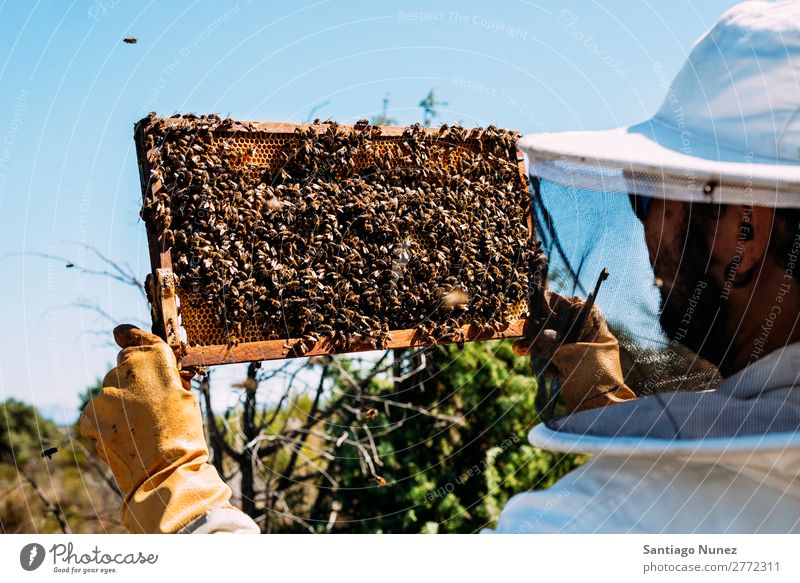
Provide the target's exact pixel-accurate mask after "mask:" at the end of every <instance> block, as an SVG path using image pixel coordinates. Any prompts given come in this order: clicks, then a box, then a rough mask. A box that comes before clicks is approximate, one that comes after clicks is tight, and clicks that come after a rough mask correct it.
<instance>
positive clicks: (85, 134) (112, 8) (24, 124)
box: [0, 0, 733, 419]
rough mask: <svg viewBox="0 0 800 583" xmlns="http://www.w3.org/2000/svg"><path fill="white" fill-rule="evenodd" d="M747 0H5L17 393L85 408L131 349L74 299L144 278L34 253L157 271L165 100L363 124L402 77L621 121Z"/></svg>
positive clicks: (8, 255)
mask: <svg viewBox="0 0 800 583" xmlns="http://www.w3.org/2000/svg"><path fill="white" fill-rule="evenodd" d="M732 4H733V2H730V1H719V0H704V1H703V2H688V1H686V0H674V1H670V2H665V1H661V2H654V1H645V2H635V3H634V2H623V1H604V2H592V1H581V2H567V1H560V2H555V1H545V0H538V1H536V2H528V1H523V0H498V1H495V2H378V1H372V2H345V1H334V0H330V1H318V2H291V3H289V2H286V3H278V2H257V1H250V2H248V1H246V0H243V1H240V2H236V3H223V2H202V1H195V2H167V1H162V2H158V3H157V2H155V1H151V2H122V1H120V0H91V1H90V0H75V1H72V2H69V1H65V0H50V1H38V2H34V1H32V0H6V1H0V222H1V223H0V237H1V238H2V239H1V243H2V246H1V248H0V249H1V250H0V256H2V259H1V261H2V274H3V282H2V285H0V315H1V317H2V323H3V331H4V333H3V334H2V336H1V337H0V399H2V398H8V397H16V398H20V399H23V400H25V401H28V402H32V403H35V404H37V405H39V406H40V407H42V408H43V410H44V411H46V412H47V413H48V414H49V415H51V416H54V417H57V418H59V419H69V418H71V417H73V416H74V413H75V408H76V406H77V404H78V398H77V396H78V394H79V393H80V392H81V391H82V390H83V389H84V388H85V387H86V386H87V385H89V384H91V383H93V382H94V381H95V380H96V379H97V378H98V377H100V376H102V375H103V374H104V373H105V371H106V370H107V368H108V367H109V364H110V363H111V362H113V359H114V354H115V352H116V351H115V349H114V348H113V347H112V346H111V345H110V333H109V334H98V333H97V332H98V331H103V330H108V331H109V332H110V328H111V325H110V323H109V322H108V321H107V320H104V319H103V318H101V317H100V316H98V315H97V314H96V313H94V312H93V311H89V310H81V309H78V308H70V307H65V306H69V305H70V304H74V303H76V302H81V301H83V300H87V301H89V302H90V303H96V304H97V305H99V306H101V307H102V309H103V310H104V311H106V312H107V313H108V314H109V315H110V316H111V317H112V318H113V319H114V320H116V321H126V320H127V321H147V320H148V313H147V309H146V306H145V305H144V303H143V302H142V301H141V299H140V298H139V297H138V296H137V294H136V292H134V291H133V290H131V289H128V288H127V287H125V286H123V285H121V284H118V283H115V282H112V281H110V280H107V279H105V278H93V277H89V276H82V275H80V274H77V273H76V272H75V271H74V270H70V269H67V268H66V267H65V265H64V263H63V262H59V261H48V260H45V259H41V258H37V257H33V256H31V255H26V253H49V254H58V255H65V256H69V257H72V258H74V259H76V260H78V261H80V262H81V263H85V264H87V265H88V266H90V267H100V264H99V263H98V262H96V261H94V260H93V258H92V257H91V256H90V255H88V254H86V253H85V251H83V250H82V247H81V246H80V245H79V243H84V244H88V245H93V246H96V247H97V248H98V249H99V250H100V251H101V252H102V253H104V254H106V255H108V256H110V257H112V258H114V259H115V260H116V261H118V262H125V263H128V264H129V265H130V266H131V267H132V268H133V269H134V270H135V271H136V272H137V273H138V274H140V275H141V277H142V278H143V277H144V275H145V274H146V272H147V261H148V260H147V250H146V244H145V239H144V227H143V225H142V223H141V222H140V221H139V219H138V208H139V200H140V187H139V179H138V174H137V169H136V159H135V152H134V147H133V141H132V138H131V135H132V127H133V124H134V122H136V121H137V120H138V119H139V118H141V117H143V116H144V115H146V114H147V112H149V111H156V112H157V113H158V114H160V115H171V114H173V113H175V112H196V113H211V112H213V113H218V114H220V115H223V116H225V115H230V116H232V117H235V118H239V119H253V120H260V121H293V122H300V121H305V120H306V118H307V117H308V115H309V112H310V111H311V110H312V108H314V107H316V106H318V105H321V104H322V107H321V108H319V110H318V111H317V113H316V114H315V116H317V117H321V118H328V117H331V118H333V119H336V120H338V121H342V122H352V121H354V120H356V119H359V118H363V117H369V116H371V115H374V114H375V113H377V112H378V111H379V110H380V107H381V100H382V98H383V96H384V95H385V94H386V93H389V94H390V97H391V101H390V104H389V114H390V115H391V116H392V117H394V118H396V119H397V120H398V121H399V122H400V123H408V122H414V121H418V120H419V118H420V111H419V108H418V107H417V104H418V103H419V101H420V99H421V98H422V97H423V96H424V95H425V94H426V93H427V92H428V90H429V89H431V88H434V89H435V90H436V94H437V95H438V96H439V98H440V99H441V100H443V101H445V102H447V104H448V105H447V106H442V107H441V108H440V121H448V122H453V121H461V122H462V123H463V124H465V125H486V124H490V123H492V124H495V125H498V126H503V127H508V128H513V129H517V130H519V131H521V132H523V133H528V132H534V131H557V130H567V129H600V128H610V127H615V126H619V125H626V124H630V123H635V122H637V121H641V120H643V119H645V118H647V117H649V115H651V114H652V113H653V112H654V111H655V110H656V109H657V107H658V106H659V104H660V102H661V99H662V97H663V95H664V93H665V86H664V84H665V82H668V81H669V80H670V79H671V78H672V76H673V75H674V74H675V73H676V72H677V70H678V68H679V67H680V66H681V64H682V63H683V61H684V59H685V57H686V54H687V52H688V51H689V50H690V49H691V46H692V43H693V42H694V40H695V39H697V37H699V36H700V35H701V34H702V33H703V32H704V31H705V30H707V29H708V28H709V27H710V26H711V25H712V24H713V22H714V21H715V20H716V19H717V18H718V17H719V15H720V14H721V13H722V12H724V10H725V9H726V8H728V7H730V6H731V5H732ZM126 36H133V37H136V38H138V43H137V44H134V45H129V44H123V42H122V39H123V37H126ZM240 374H241V371H240V370H239V369H236V368H233V369H229V370H227V371H226V372H225V374H224V375H222V376H221V377H220V378H223V379H224V378H226V376H227V377H229V378H231V379H233V378H235V377H237V376H238V375H240Z"/></svg>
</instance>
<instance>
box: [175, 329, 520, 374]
mask: <svg viewBox="0 0 800 583" xmlns="http://www.w3.org/2000/svg"><path fill="white" fill-rule="evenodd" d="M530 326H531V323H530V321H529V320H527V319H522V320H515V321H513V322H510V323H509V324H507V325H506V326H505V327H504V328H502V329H500V330H498V331H497V332H479V331H478V329H477V328H475V327H474V326H472V325H466V326H462V328H461V331H462V332H463V333H464V340H465V342H473V341H475V340H499V339H502V338H519V337H522V336H526V335H529V334H530V333H531V330H530ZM390 334H391V336H392V338H391V340H390V341H389V342H388V344H387V345H386V346H385V347H383V348H380V349H379V348H375V347H373V346H370V345H369V344H367V343H362V342H353V343H352V344H351V346H350V347H349V348H348V349H347V350H342V351H337V350H336V345H331V343H330V341H329V340H327V339H325V338H323V339H321V340H320V341H319V342H315V343H313V345H312V344H311V343H309V344H307V345H306V347H307V348H308V350H307V351H306V352H305V353H304V354H302V355H301V354H297V353H296V349H295V345H296V344H297V343H298V342H300V340H298V339H293V340H288V341H287V340H267V341H263V342H243V343H241V344H237V345H236V346H231V347H226V346H195V347H186V348H185V351H184V354H183V356H182V357H181V366H183V367H191V366H213V365H218V364H235V363H240V362H253V361H261V360H279V359H286V358H298V357H301V356H321V355H324V354H349V353H353V352H368V351H371V350H384V349H389V348H413V347H422V346H432V345H436V344H455V343H456V342H455V341H454V340H452V339H451V338H446V339H441V340H438V341H435V342H423V341H421V340H420V339H419V337H418V335H417V333H416V331H414V330H395V331H392V332H390Z"/></svg>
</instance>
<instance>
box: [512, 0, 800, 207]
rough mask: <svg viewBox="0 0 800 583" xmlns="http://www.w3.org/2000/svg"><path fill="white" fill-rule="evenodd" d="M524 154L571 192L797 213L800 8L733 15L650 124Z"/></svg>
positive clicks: (527, 139) (692, 59) (533, 143)
mask: <svg viewBox="0 0 800 583" xmlns="http://www.w3.org/2000/svg"><path fill="white" fill-rule="evenodd" d="M517 145H518V148H519V149H520V150H521V151H522V152H523V153H524V154H525V155H526V157H527V161H528V171H529V174H530V175H531V176H536V177H538V178H540V179H544V180H549V181H552V182H556V183H559V184H562V185H566V186H569V187H572V188H581V189H587V190H601V191H604V192H631V193H636V194H639V195H644V196H652V197H658V198H666V199H671V200H680V201H695V202H715V203H722V204H752V205H758V206H769V207H779V208H800V1H798V0H785V1H780V2H763V1H753V2H743V3H741V4H738V5H737V6H735V7H734V8H732V9H731V10H729V11H728V12H726V13H725V14H724V15H723V16H722V18H721V19H720V20H719V22H718V23H717V24H716V25H715V26H714V27H713V28H712V29H711V30H710V31H709V32H708V33H706V34H705V35H704V36H703V37H702V38H700V40H699V41H697V43H696V44H695V46H694V48H693V49H692V52H691V54H690V55H689V58H688V60H687V62H686V64H685V65H684V66H683V68H682V69H681V71H680V72H679V73H678V75H677V77H676V78H675V80H674V81H673V82H672V85H671V86H670V89H669V92H668V93H667V96H666V99H665V100H664V103H663V105H662V106H661V108H660V109H659V111H658V113H656V114H655V116H653V117H652V119H650V120H648V121H646V122H643V123H640V124H637V125H634V126H629V127H623V128H617V129H612V130H606V131H576V132H556V133H539V134H529V135H526V136H524V137H522V138H521V139H520V140H519V142H518V144H517Z"/></svg>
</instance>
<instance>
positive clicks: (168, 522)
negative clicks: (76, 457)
mask: <svg viewBox="0 0 800 583" xmlns="http://www.w3.org/2000/svg"><path fill="white" fill-rule="evenodd" d="M114 339H115V340H116V341H117V344H119V346H120V347H121V348H122V351H121V352H120V353H119V355H118V356H117V366H116V368H114V369H112V370H111V371H110V372H109V373H108V374H107V375H106V377H105V379H103V389H102V392H101V393H100V395H98V396H97V397H95V398H94V399H92V401H90V402H89V404H88V405H87V406H86V408H85V409H84V411H83V414H82V415H81V419H80V433H81V435H83V436H84V437H87V438H90V439H94V440H96V442H97V443H96V448H97V453H98V454H99V455H100V457H101V458H103V460H105V461H106V463H108V465H109V466H110V467H111V471H112V472H113V473H114V477H115V478H116V479H117V482H118V484H119V486H120V489H121V490H122V493H123V496H124V500H123V502H122V506H121V508H120V512H121V515H122V522H123V524H124V525H125V526H126V527H127V528H128V530H130V531H131V532H136V533H175V532H178V531H180V530H181V529H182V528H183V527H185V526H187V525H188V524H190V523H191V522H192V521H194V520H195V519H197V518H199V517H201V516H203V515H204V514H205V513H206V512H208V511H209V510H211V509H215V508H232V506H231V504H230V497H231V490H230V488H229V487H228V486H227V485H226V484H225V483H224V482H223V481H222V479H221V478H220V477H219V475H218V474H217V472H216V470H215V469H214V468H213V467H212V466H211V465H209V464H208V463H207V462H208V448H207V446H206V441H205V436H204V435H203V421H202V417H201V414H200V406H199V405H198V403H197V399H196V398H195V396H194V395H193V394H192V393H191V391H189V390H188V388H189V387H188V384H189V383H188V380H186V378H181V373H179V371H178V365H177V361H176V359H175V355H174V354H173V352H172V349H170V347H169V346H168V345H167V344H166V343H165V342H164V341H163V340H161V339H160V338H159V337H158V336H155V335H153V334H149V333H147V332H143V331H142V330H139V329H138V328H136V327H134V326H118V327H117V328H116V329H115V330H114Z"/></svg>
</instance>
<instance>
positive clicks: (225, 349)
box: [134, 118, 535, 367]
mask: <svg viewBox="0 0 800 583" xmlns="http://www.w3.org/2000/svg"><path fill="white" fill-rule="evenodd" d="M156 119H157V118H145V119H143V120H141V121H139V122H138V123H137V124H136V125H135V128H134V140H135V143H136V150H137V157H138V162H139V174H140V180H141V185H142V194H143V197H148V196H150V197H156V196H158V193H159V192H160V190H161V189H162V188H163V187H164V185H163V183H162V182H161V181H160V180H158V179H155V180H153V179H151V172H150V170H151V168H154V167H156V165H157V164H158V163H159V159H160V152H159V150H158V149H157V148H153V149H150V150H147V149H146V148H147V140H146V136H147V133H148V130H149V128H150V126H151V124H152V123H153V121H155V120H156ZM158 121H159V123H164V124H165V125H166V126H167V127H168V128H169V127H175V128H178V127H181V126H183V125H189V124H194V123H195V122H194V121H192V120H187V119H184V118H165V119H159V120H158ZM327 127H328V126H327V124H324V123H323V124H291V123H280V122H233V123H232V124H230V125H229V126H228V127H226V128H225V130H224V131H226V132H237V131H241V132H246V133H251V132H259V133H268V134H292V135H293V134H294V133H295V130H296V129H298V128H299V129H308V128H312V129H314V130H316V131H318V132H324V131H326V130H327ZM339 127H341V128H343V129H351V128H353V127H356V128H358V127H360V126H348V125H340V126H339ZM405 129H406V128H405V127H399V126H381V137H399V136H401V135H402V134H403V132H404V131H405ZM426 132H427V133H429V134H430V135H432V136H435V135H437V132H438V130H437V129H434V128H429V129H426ZM516 159H517V163H518V165H519V172H520V180H521V182H522V185H523V186H524V188H526V189H527V188H528V180H527V176H526V173H525V167H524V163H523V156H522V154H521V153H520V152H517V153H516ZM526 220H527V226H528V231H529V232H530V233H531V236H532V237H535V235H534V233H533V226H532V220H531V216H530V212H528V213H527V217H526ZM147 241H148V248H149V253H150V266H151V274H150V276H149V277H148V280H147V286H146V287H147V291H148V296H149V300H150V305H151V316H152V320H153V332H154V333H156V334H158V335H159V336H161V337H162V338H164V340H165V341H166V342H167V343H168V344H169V345H170V346H172V347H173V348H174V349H175V350H176V352H177V353H178V354H179V355H180V360H181V365H182V366H185V367H191V366H211V365H219V364H233V363H241V362H252V361H263V360H276V359H285V358H295V357H299V356H318V355H323V354H336V353H343V352H348V353H349V352H362V351H369V350H376V348H375V347H374V346H370V345H369V344H367V343H361V342H358V341H353V342H351V344H350V346H349V348H348V349H347V350H346V351H342V350H337V344H335V343H331V342H330V341H329V340H328V339H325V338H322V339H320V340H319V341H317V342H313V343H312V342H303V341H302V340H301V339H295V338H289V339H281V340H267V341H259V342H242V343H239V344H235V345H232V346H228V345H212V346H187V345H186V344H184V343H182V341H181V334H180V328H181V322H180V312H179V307H178V302H179V299H180V297H179V296H180V290H179V289H178V287H177V286H176V280H175V277H174V275H173V271H172V256H171V253H170V248H169V246H168V244H167V242H166V239H165V237H164V234H163V233H160V232H159V233H154V232H151V230H150V229H148V230H147ZM529 328H530V321H529V320H527V319H525V318H521V319H518V320H515V321H512V322H510V323H509V324H508V325H507V326H505V327H504V328H502V329H500V330H497V331H495V332H486V331H484V330H481V329H479V328H477V327H475V326H472V325H468V326H463V327H462V329H461V330H462V332H463V334H464V341H466V342H470V341H475V340H490V339H500V338H512V337H521V336H527V335H530V334H531V333H533V330H530V329H529ZM389 334H390V335H391V339H390V340H389V342H388V345H387V346H386V347H385V348H406V347H415V346H428V345H432V344H451V343H453V342H455V341H454V340H451V339H443V340H441V341H438V342H431V341H430V339H424V340H423V339H422V338H420V337H419V335H418V334H417V333H416V331H415V330H392V331H390V332H389ZM300 343H302V344H303V346H304V348H305V350H304V351H298V350H297V346H298V345H299V344H300ZM299 352H302V354H300V353H299Z"/></svg>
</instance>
